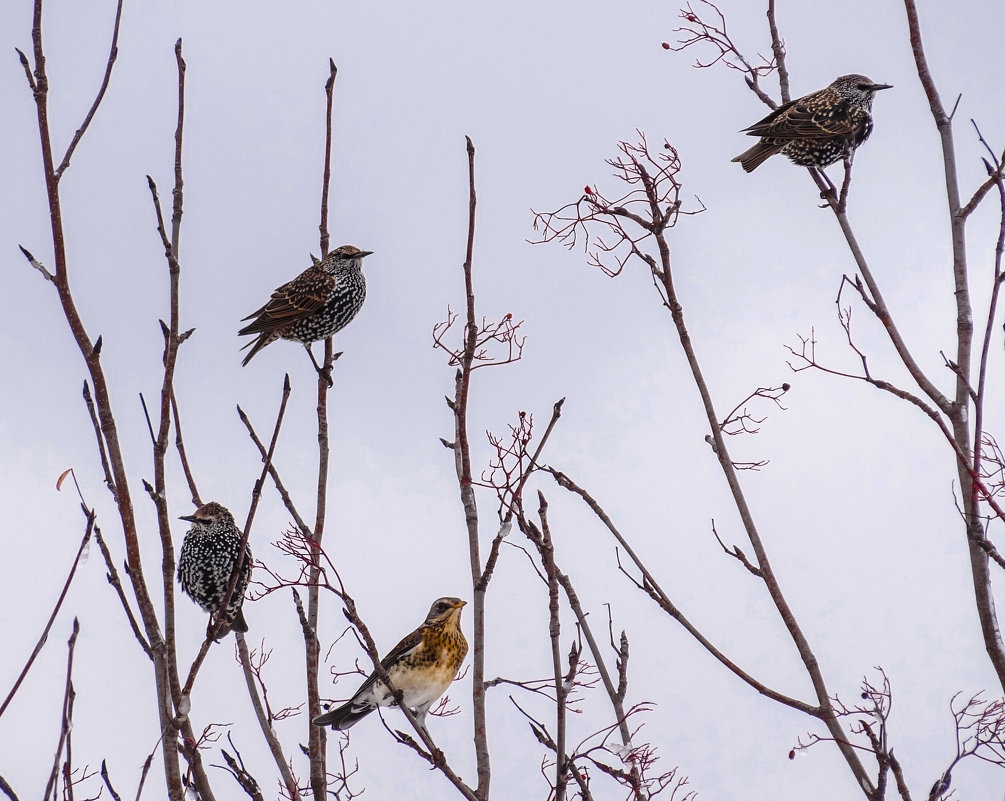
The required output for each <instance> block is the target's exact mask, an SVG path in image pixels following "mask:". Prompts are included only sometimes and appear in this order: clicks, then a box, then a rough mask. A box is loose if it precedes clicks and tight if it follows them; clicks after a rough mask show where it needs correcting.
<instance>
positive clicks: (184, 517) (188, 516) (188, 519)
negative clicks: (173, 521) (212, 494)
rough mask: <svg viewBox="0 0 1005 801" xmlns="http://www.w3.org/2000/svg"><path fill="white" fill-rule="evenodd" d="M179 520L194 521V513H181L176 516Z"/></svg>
mask: <svg viewBox="0 0 1005 801" xmlns="http://www.w3.org/2000/svg"><path fill="white" fill-rule="evenodd" d="M178 519H179V520H187V521H188V522H189V523H194V522H195V515H182V516H181V517H179V518H178Z"/></svg>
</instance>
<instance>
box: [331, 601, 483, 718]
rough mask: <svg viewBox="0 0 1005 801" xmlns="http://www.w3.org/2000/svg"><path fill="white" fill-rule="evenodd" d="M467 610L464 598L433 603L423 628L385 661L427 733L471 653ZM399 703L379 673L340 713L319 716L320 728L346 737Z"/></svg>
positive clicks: (386, 657)
mask: <svg viewBox="0 0 1005 801" xmlns="http://www.w3.org/2000/svg"><path fill="white" fill-rule="evenodd" d="M464 604H465V601H462V600H461V599H460V598H438V599H437V600H435V601H433V605H432V606H431V607H430V608H429V614H428V615H426V619H425V621H424V622H423V623H422V625H421V626H419V628H417V629H416V630H415V631H413V632H412V633H411V634H409V635H408V636H407V637H405V638H404V639H403V640H402V641H401V642H399V643H398V644H397V645H396V646H394V648H393V649H391V652H390V653H389V654H388V655H387V656H385V657H384V658H383V659H382V660H381V661H380V664H381V665H383V666H384V670H386V671H387V675H388V676H389V677H390V679H391V683H392V684H393V685H394V686H395V689H398V690H401V691H402V693H403V700H404V703H405V705H406V706H408V708H409V709H411V710H412V711H413V712H414V714H415V717H416V718H417V719H418V723H419V725H420V726H422V728H423V729H425V728H426V723H425V721H426V713H427V712H429V707H431V706H432V705H433V704H434V703H435V702H436V700H437V699H438V698H439V697H440V696H441V695H443V693H445V692H446V691H447V688H448V687H449V686H450V683H451V682H452V681H453V680H454V678H455V677H456V676H457V671H458V670H460V667H461V663H463V662H464V657H465V656H467V653H468V641H467V640H465V639H464V633H463V632H462V631H461V607H463V606H464ZM394 703H395V702H394V696H393V695H392V694H391V691H390V690H389V689H388V688H387V685H386V684H384V683H383V682H381V681H379V680H378V678H377V674H376V673H371V674H370V676H369V677H368V678H367V680H366V681H364V682H363V685H362V686H361V687H360V688H359V689H358V690H357V691H356V694H355V695H354V696H353V697H352V698H350V699H349V700H348V701H346V702H345V703H344V704H342V706H340V707H338V708H337V709H333V710H331V711H330V712H326V713H325V714H324V715H318V717H316V718H314V725H315V726H331V727H332V728H333V729H336V730H338V731H345V730H346V729H348V728H349V727H350V726H353V725H355V724H356V723H357V722H358V721H360V720H361V719H363V718H364V717H366V716H367V715H369V714H370V713H371V712H373V710H374V709H376V708H377V707H378V706H389V705H393V704H394Z"/></svg>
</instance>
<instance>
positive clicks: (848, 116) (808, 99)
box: [733, 75, 891, 172]
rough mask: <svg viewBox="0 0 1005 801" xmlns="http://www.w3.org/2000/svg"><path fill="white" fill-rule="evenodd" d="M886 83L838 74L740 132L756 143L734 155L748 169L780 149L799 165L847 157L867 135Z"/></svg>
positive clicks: (751, 170) (810, 164) (824, 164)
mask: <svg viewBox="0 0 1005 801" xmlns="http://www.w3.org/2000/svg"><path fill="white" fill-rule="evenodd" d="M889 88H891V87H890V85H889V84H885V83H873V82H872V81H871V80H869V79H868V78H866V77H865V76H864V75H842V76H841V77H840V78H838V79H836V80H835V81H834V83H832V84H831V85H830V86H828V87H827V88H825V89H821V90H820V91H818V92H812V93H811V94H808V95H806V96H805V97H800V98H799V99H798V100H790V101H789V102H788V103H785V104H784V105H781V106H779V107H778V108H776V109H775V110H774V111H772V112H771V113H770V114H769V115H768V116H767V117H765V118H764V119H763V120H761V121H760V122H758V123H755V124H754V125H751V126H750V127H749V128H744V129H743V133H746V134H748V135H749V136H759V137H761V141H759V142H758V143H757V144H756V145H754V146H753V147H752V148H750V150H747V151H745V152H743V153H741V154H740V155H739V156H737V157H736V158H735V159H733V161H738V162H740V164H741V165H742V166H743V169H745V170H746V171H747V172H753V171H754V170H756V169H757V168H758V167H759V166H760V165H761V164H762V163H763V162H764V161H765V159H768V158H770V157H771V156H773V155H775V153H784V154H785V155H786V156H788V157H789V158H790V159H791V160H792V161H793V162H795V163H796V164H798V165H799V166H800V167H818V168H820V167H826V166H827V165H829V164H833V163H834V162H835V161H837V160H838V159H842V158H845V157H846V156H848V157H851V155H852V154H853V153H854V152H855V149H856V148H857V147H858V146H859V145H861V144H862V143H863V142H864V141H865V140H866V139H868V138H869V134H871V133H872V99H873V97H875V95H876V92H878V91H880V90H881V89H889Z"/></svg>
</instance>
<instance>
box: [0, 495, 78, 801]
mask: <svg viewBox="0 0 1005 801" xmlns="http://www.w3.org/2000/svg"><path fill="white" fill-rule="evenodd" d="M81 507H82V508H83V511H84V516H85V517H86V518H87V523H86V525H85V527H84V536H83V537H82V538H81V540H80V546H79V547H78V548H77V555H76V556H75V557H74V558H73V564H72V565H70V572H69V573H68V574H67V576H66V581H64V582H63V589H62V590H61V591H60V593H59V597H58V598H57V599H56V605H55V606H54V607H53V608H52V612H51V613H50V614H49V619H48V620H47V621H46V624H45V626H44V627H43V628H42V634H41V636H40V637H39V638H38V642H37V643H35V647H34V648H33V649H32V652H31V654H30V655H29V656H28V661H27V662H25V665H24V667H23V668H22V669H21V672H20V674H18V677H17V679H16V680H15V681H14V686H13V687H11V689H10V692H8V693H7V697H6V698H4V700H3V703H2V704H0V716H3V713H4V711H5V710H6V709H7V707H8V706H9V705H10V702H11V701H12V700H13V699H14V696H15V695H16V694H17V691H18V690H19V689H20V687H21V683H22V682H23V681H24V679H25V676H27V675H28V671H29V670H31V666H32V665H33V664H34V663H35V658H36V657H37V656H38V655H39V653H41V651H42V648H43V647H44V646H45V643H46V640H47V639H48V638H49V632H50V631H51V630H52V624H53V623H54V622H55V620H56V615H57V614H59V610H60V608H61V607H62V606H63V601H64V600H65V599H66V593H67V592H68V591H69V589H70V584H71V583H72V582H73V577H74V576H75V575H76V574H77V566H78V565H79V564H80V558H81V556H82V555H83V553H84V549H85V548H87V544H88V542H90V540H91V532H92V531H94V519H95V517H96V513H95V512H94V511H93V510H92V509H88V508H87V507H86V506H83V504H81ZM73 625H74V633H73V637H72V638H71V640H70V643H71V645H70V658H71V662H72V657H73V643H74V642H76V637H77V633H76V632H77V622H76V618H74V624H73ZM67 681H69V678H67ZM56 758H57V760H58V759H59V755H58V754H57V757H56ZM46 795H48V793H47V794H46ZM44 797H46V796H43V798H44Z"/></svg>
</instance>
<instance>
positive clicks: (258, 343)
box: [241, 333, 272, 367]
mask: <svg viewBox="0 0 1005 801" xmlns="http://www.w3.org/2000/svg"><path fill="white" fill-rule="evenodd" d="M271 341H272V339H271V338H270V337H269V335H268V334H266V333H262V334H259V335H258V338H257V339H254V340H252V341H251V342H248V343H246V344H244V345H242V346H241V350H244V349H245V348H251V352H250V353H248V355H247V356H245V357H244V361H242V362H241V366H242V367H245V366H247V364H248V362H250V361H251V360H252V359H253V358H254V357H255V354H256V353H258V351H260V350H261V349H262V348H264V347H265V346H266V345H268V344H269V343H270V342H271Z"/></svg>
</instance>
